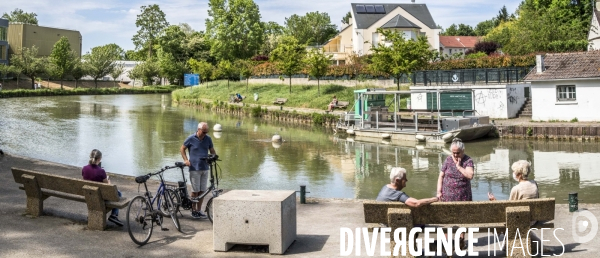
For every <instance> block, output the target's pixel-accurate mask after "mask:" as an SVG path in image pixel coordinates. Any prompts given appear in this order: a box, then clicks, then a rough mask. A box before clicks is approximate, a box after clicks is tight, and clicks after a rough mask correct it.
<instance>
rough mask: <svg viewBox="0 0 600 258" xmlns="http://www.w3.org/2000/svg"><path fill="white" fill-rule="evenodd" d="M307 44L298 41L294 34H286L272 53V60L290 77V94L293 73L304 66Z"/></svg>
mask: <svg viewBox="0 0 600 258" xmlns="http://www.w3.org/2000/svg"><path fill="white" fill-rule="evenodd" d="M305 56H306V46H305V45H303V44H300V43H298V40H297V39H296V38H294V37H292V36H285V37H283V38H282V40H281V43H279V45H278V46H277V48H276V49H275V50H273V52H272V53H271V60H272V61H274V62H276V66H277V68H278V69H279V70H280V71H281V72H283V74H284V75H287V76H288V78H290V94H291V93H292V75H294V74H297V73H298V72H300V71H301V70H302V68H303V67H304V62H303V61H304V57H305Z"/></svg>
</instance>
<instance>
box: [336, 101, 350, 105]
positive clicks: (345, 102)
mask: <svg viewBox="0 0 600 258" xmlns="http://www.w3.org/2000/svg"><path fill="white" fill-rule="evenodd" d="M349 104H350V101H338V103H337V106H348V105H349Z"/></svg>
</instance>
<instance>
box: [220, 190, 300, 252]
mask: <svg viewBox="0 0 600 258" xmlns="http://www.w3.org/2000/svg"><path fill="white" fill-rule="evenodd" d="M213 208H214V213H213V214H214V224H213V247H214V250H215V251H223V252H224V251H227V250H229V249H230V248H231V247H233V245H234V244H247V245H269V253H271V254H283V253H284V252H285V250H287V248H288V247H289V246H290V245H291V244H292V242H294V240H296V192H294V191H260V190H233V191H229V192H227V193H225V194H223V195H221V196H219V197H217V198H215V199H214V200H213Z"/></svg>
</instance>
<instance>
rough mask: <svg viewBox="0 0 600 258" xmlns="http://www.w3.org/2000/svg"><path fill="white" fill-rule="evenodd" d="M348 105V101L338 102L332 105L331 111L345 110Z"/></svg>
mask: <svg viewBox="0 0 600 258" xmlns="http://www.w3.org/2000/svg"><path fill="white" fill-rule="evenodd" d="M349 104H350V101H338V103H337V104H336V105H333V109H336V108H339V109H345V108H346V107H348V105H349Z"/></svg>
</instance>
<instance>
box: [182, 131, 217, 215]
mask: <svg viewBox="0 0 600 258" xmlns="http://www.w3.org/2000/svg"><path fill="white" fill-rule="evenodd" d="M186 149H188V150H189V153H190V159H188V157H187V155H186V153H185V150H186ZM209 151H210V154H213V155H215V154H216V153H215V149H214V146H213V142H212V139H211V138H210V136H208V124H207V123H206V122H200V123H199V124H198V130H197V131H196V133H194V134H192V135H190V136H188V138H187V139H185V141H184V142H183V145H181V148H180V152H181V157H182V158H183V161H184V162H185V165H186V166H188V167H190V183H191V184H192V198H195V197H198V196H200V195H201V194H202V193H203V192H204V191H206V181H207V180H208V169H209V168H208V164H206V161H204V160H202V159H201V158H204V157H207V156H208V152H209ZM203 201H204V198H202V199H200V200H199V201H198V202H196V203H194V204H192V217H193V218H195V219H206V218H207V217H206V214H204V213H202V211H201V208H202V202H203Z"/></svg>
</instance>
